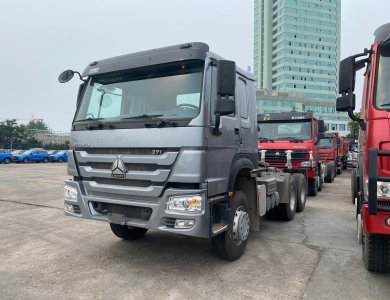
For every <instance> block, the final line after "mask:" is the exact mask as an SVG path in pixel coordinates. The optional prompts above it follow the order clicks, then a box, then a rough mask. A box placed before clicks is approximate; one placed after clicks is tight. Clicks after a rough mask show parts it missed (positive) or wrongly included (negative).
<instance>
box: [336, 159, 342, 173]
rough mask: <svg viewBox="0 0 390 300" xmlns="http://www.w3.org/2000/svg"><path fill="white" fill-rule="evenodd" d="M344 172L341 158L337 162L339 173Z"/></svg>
mask: <svg viewBox="0 0 390 300" xmlns="http://www.w3.org/2000/svg"><path fill="white" fill-rule="evenodd" d="M341 174H343V162H342V161H341V160H340V161H339V162H338V164H337V175H341Z"/></svg>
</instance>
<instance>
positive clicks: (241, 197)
mask: <svg viewBox="0 0 390 300" xmlns="http://www.w3.org/2000/svg"><path fill="white" fill-rule="evenodd" d="M74 74H77V75H78V76H79V77H80V79H81V81H82V83H81V85H80V87H79V90H78V97H77V108H76V113H75V116H74V119H73V122H72V130H71V138H70V151H69V160H68V175H70V176H72V178H71V179H69V180H66V182H65V183H66V185H65V201H64V209H65V214H66V215H68V216H74V217H82V218H86V219H91V220H98V221H104V222H108V223H109V224H110V227H111V230H112V232H113V233H114V234H115V235H116V236H118V237H119V238H122V239H125V240H136V239H139V238H142V237H143V236H144V235H145V233H146V232H147V231H148V230H149V229H153V230H159V231H164V232H170V233H176V234H182V235H187V236H194V237H201V238H208V239H211V244H212V247H213V250H214V251H215V253H216V254H217V255H218V256H220V257H222V258H224V259H227V260H235V259H237V258H239V257H240V256H241V255H242V254H243V252H244V250H245V247H246V244H247V240H248V237H249V233H250V230H252V231H258V230H259V226H260V217H261V216H263V215H265V214H266V213H267V212H269V213H272V215H273V216H275V215H276V216H277V217H278V218H279V219H283V220H291V219H293V218H294V215H295V212H296V207H297V183H296V180H295V179H294V177H293V176H292V175H291V174H287V173H283V172H274V171H272V170H271V171H270V170H269V169H267V167H266V166H261V167H259V164H258V149H257V130H258V129H257V115H256V99H255V86H254V78H253V75H252V74H250V73H248V72H246V71H244V70H243V69H240V68H238V67H236V64H235V62H233V61H228V60H225V59H223V58H221V57H220V56H218V55H217V54H215V53H212V52H210V51H209V46H208V45H206V44H204V43H187V44H182V45H177V46H170V47H164V48H159V49H153V50H149V51H143V52H138V53H133V54H128V55H123V56H118V57H114V58H109V59H105V60H99V61H94V62H92V63H90V64H89V65H88V66H87V68H86V69H85V70H84V72H83V73H79V72H77V71H72V70H67V71H64V72H63V73H61V75H60V76H59V81H60V82H61V83H64V82H67V81H69V80H70V79H72V77H73V76H74Z"/></svg>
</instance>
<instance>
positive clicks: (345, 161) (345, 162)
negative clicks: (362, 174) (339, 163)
mask: <svg viewBox="0 0 390 300" xmlns="http://www.w3.org/2000/svg"><path fill="white" fill-rule="evenodd" d="M346 169H348V162H347V160H344V161H343V170H346Z"/></svg>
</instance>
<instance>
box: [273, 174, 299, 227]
mask: <svg viewBox="0 0 390 300" xmlns="http://www.w3.org/2000/svg"><path fill="white" fill-rule="evenodd" d="M288 186H289V188H288V189H289V203H280V204H279V205H278V206H277V207H275V208H274V209H275V212H276V215H277V217H278V219H279V220H282V221H290V220H292V219H294V216H295V212H296V210H297V184H296V182H295V180H294V177H293V176H290V182H289V185H288Z"/></svg>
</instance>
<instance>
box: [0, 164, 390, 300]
mask: <svg viewBox="0 0 390 300" xmlns="http://www.w3.org/2000/svg"><path fill="white" fill-rule="evenodd" d="M66 178H67V176H66V165H64V164H29V165H23V164H22V165H14V164H12V165H0V240H1V243H0V298H1V299H139V298H146V299H178V298H184V299H205V298H207V299H208V298H212V299H240V298H252V299H300V298H305V299H389V298H390V274H375V273H370V272H368V271H366V269H365V268H364V266H363V262H362V259H361V247H360V246H359V245H358V244H357V241H356V238H355V218H354V206H353V205H352V204H351V201H350V180H349V173H344V174H343V175H342V176H338V177H336V179H335V182H334V183H332V184H326V185H325V187H324V189H323V192H321V193H319V195H318V196H317V197H309V198H308V202H307V206H306V209H305V211H304V212H302V213H299V214H297V215H296V217H295V219H294V220H293V221H291V222H287V223H285V222H278V221H267V220H264V221H263V224H262V230H261V231H260V232H258V233H251V236H250V240H249V242H248V245H247V249H246V252H245V254H244V256H243V257H241V258H240V259H239V260H238V261H235V262H226V261H223V260H221V259H219V258H218V257H215V255H214V254H213V253H212V251H211V247H210V243H209V242H208V241H207V240H203V239H197V238H190V237H183V236H176V235H169V234H164V233H161V232H157V231H152V232H148V233H147V235H146V237H145V238H144V239H142V240H139V241H136V242H130V241H122V240H120V239H118V238H116V237H115V236H114V235H113V234H112V233H111V231H110V229H109V226H108V225H107V224H106V223H101V222H94V221H89V220H84V219H77V218H71V217H65V216H64V214H63V200H62V197H63V185H64V184H63V181H64V179H66Z"/></svg>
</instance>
